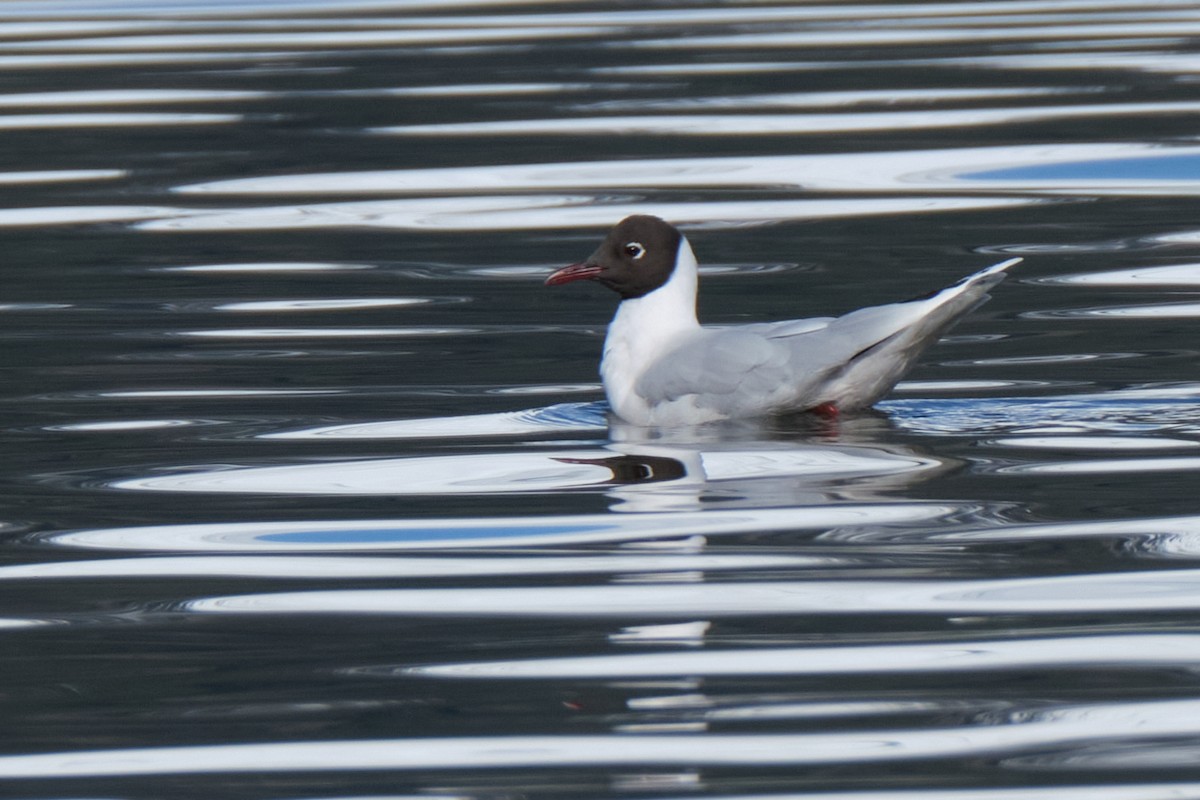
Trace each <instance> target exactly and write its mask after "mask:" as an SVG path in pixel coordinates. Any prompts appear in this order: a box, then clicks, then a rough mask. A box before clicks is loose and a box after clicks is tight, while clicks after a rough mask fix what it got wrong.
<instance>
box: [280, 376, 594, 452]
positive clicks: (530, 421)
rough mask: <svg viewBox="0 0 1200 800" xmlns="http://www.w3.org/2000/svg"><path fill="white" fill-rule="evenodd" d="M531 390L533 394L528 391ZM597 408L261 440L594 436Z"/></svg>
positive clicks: (327, 428)
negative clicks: (559, 433) (575, 433)
mask: <svg viewBox="0 0 1200 800" xmlns="http://www.w3.org/2000/svg"><path fill="white" fill-rule="evenodd" d="M596 389H597V387H595V386H592V385H587V386H583V387H554V386H550V387H521V388H520V389H512V388H510V389H506V390H502V391H504V392H508V393H519V394H532V393H536V394H561V393H562V392H563V391H564V390H566V391H595V390H596ZM531 390H536V391H531ZM606 411H607V406H606V405H604V404H601V403H562V404H559V405H554V406H549V407H547V408H535V409H529V410H526V411H508V412H501V413H498V414H468V415H461V416H451V417H426V418H420V419H403V420H385V421H382V422H359V423H352V424H346V425H323V426H320V427H317V428H305V429H302V430H296V431H285V432H283V433H268V434H263V435H262V436H261V437H259V438H262V439H427V438H428V439H442V438H456V437H478V436H527V435H530V434H539V433H547V432H553V431H578V432H585V431H598V430H604V429H605V428H607V426H608V420H607V418H606V415H605V412H606Z"/></svg>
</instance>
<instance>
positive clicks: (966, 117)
mask: <svg viewBox="0 0 1200 800" xmlns="http://www.w3.org/2000/svg"><path fill="white" fill-rule="evenodd" d="M1198 110H1200V103H1195V102H1184V101H1180V102H1164V103H1107V104H1100V103H1095V104H1081V105H1074V106H1033V107H1029V106H1017V107H1013V108H976V109H944V110H937V111H911V112H903V111H888V112H863V113H854V112H842V113H835V114H740V115H739V114H688V115H680V114H668V115H641V116H607V117H578V116H576V117H567V118H560V119H532V120H503V121H488V122H459V123H442V124H424V125H399V126H392V127H384V128H375V129H373V131H372V132H374V133H377V134H382V135H388V136H530V135H551V136H553V135H578V134H587V135H597V134H605V135H608V134H669V135H673V136H770V135H784V134H788V135H796V134H806V133H812V134H816V133H847V132H866V131H888V132H891V131H896V130H898V129H899V130H904V129H928V128H963V127H970V126H986V125H1009V124H1014V123H1021V124H1027V123H1031V122H1045V121H1051V120H1063V119H1079V118H1092V117H1124V116H1143V115H1148V114H1165V115H1178V114H1192V113H1195V112H1196V111H1198Z"/></svg>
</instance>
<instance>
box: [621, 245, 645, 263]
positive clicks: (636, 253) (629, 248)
mask: <svg viewBox="0 0 1200 800" xmlns="http://www.w3.org/2000/svg"><path fill="white" fill-rule="evenodd" d="M625 255H627V256H629V257H630V258H632V259H633V260H634V261H637V260H638V259H639V258H641V257H642V256H644V255H646V248H644V247H642V243H641V242H629V243H628V244H626V245H625Z"/></svg>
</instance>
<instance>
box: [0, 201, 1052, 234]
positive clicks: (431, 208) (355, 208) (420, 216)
mask: <svg viewBox="0 0 1200 800" xmlns="http://www.w3.org/2000/svg"><path fill="white" fill-rule="evenodd" d="M606 199H607V198H606ZM622 199H623V198H622ZM608 200H609V202H603V203H598V202H597V198H595V197H589V196H580V195H542V196H528V195H526V196H503V195H496V196H491V197H487V196H483V197H481V196H475V197H461V198H422V199H407V200H376V201H364V202H351V203H323V204H312V205H290V206H273V207H267V208H239V209H227V210H218V211H212V210H208V209H203V210H201V209H197V210H193V211H177V212H174V213H170V212H168V213H161V212H160V213H146V214H143V215H141V216H140V218H141V219H149V220H151V221H149V222H142V223H140V224H138V225H136V226H135V227H136V228H138V229H140V230H146V231H171V232H174V231H184V232H194V231H250V230H289V229H317V228H359V227H372V228H395V229H410V230H442V231H487V230H544V229H548V228H576V227H604V226H608V225H611V224H612V222H613V220H616V219H620V218H622V217H625V216H629V215H630V214H647V213H654V214H656V215H658V216H662V217H664V218H668V219H670V220H672V221H673V222H676V223H679V224H688V223H706V224H722V223H724V224H731V225H733V224H737V225H743V224H746V223H759V224H767V223H770V222H775V221H778V220H784V219H834V218H842V217H860V216H871V215H891V214H928V213H933V212H942V211H971V210H978V209H991V208H1006V207H1016V206H1024V205H1030V204H1033V203H1037V202H1042V201H1039V200H1036V199H1033V198H1017V197H934V196H919V197H889V198H866V199H828V200H742V201H734V200H727V201H713V202H690V203H680V202H649V201H631V200H627V201H625V202H620V200H619V199H616V198H613V199H608ZM26 211H27V210H26ZM72 211H73V209H65V210H63V213H64V214H65V215H67V220H68V221H69V219H70V217H69V215H70V214H71V213H72ZM32 216H33V215H26V217H28V218H26V217H23V218H22V219H25V221H24V222H22V223H20V224H36V223H35V222H34V221H33V220H32ZM163 217H169V218H167V219H163ZM127 218H129V219H137V218H139V217H137V216H134V215H130V216H129V217H127ZM59 221H62V220H59ZM3 224H14V223H6V213H5V212H0V225H3Z"/></svg>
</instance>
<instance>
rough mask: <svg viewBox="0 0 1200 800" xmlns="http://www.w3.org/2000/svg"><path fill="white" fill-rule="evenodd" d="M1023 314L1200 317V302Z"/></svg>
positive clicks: (1027, 314) (1026, 314)
mask: <svg viewBox="0 0 1200 800" xmlns="http://www.w3.org/2000/svg"><path fill="white" fill-rule="evenodd" d="M1021 316H1023V317H1026V318H1028V319H1191V318H1192V317H1200V303H1157V304H1153V305H1140V306H1097V307H1093V308H1069V309H1053V310H1049V311H1027V312H1024V313H1023V314H1022V315H1021Z"/></svg>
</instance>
